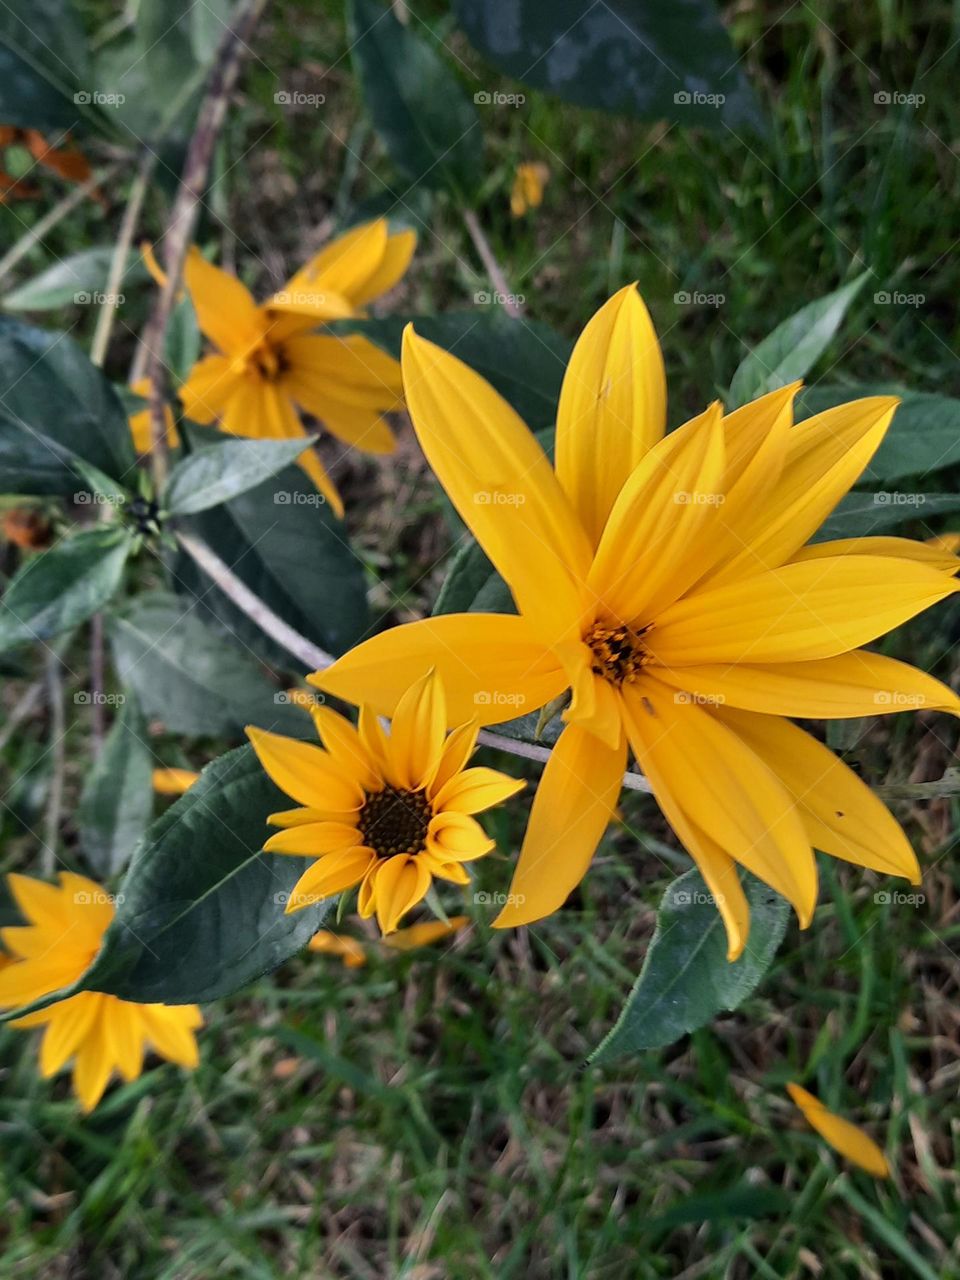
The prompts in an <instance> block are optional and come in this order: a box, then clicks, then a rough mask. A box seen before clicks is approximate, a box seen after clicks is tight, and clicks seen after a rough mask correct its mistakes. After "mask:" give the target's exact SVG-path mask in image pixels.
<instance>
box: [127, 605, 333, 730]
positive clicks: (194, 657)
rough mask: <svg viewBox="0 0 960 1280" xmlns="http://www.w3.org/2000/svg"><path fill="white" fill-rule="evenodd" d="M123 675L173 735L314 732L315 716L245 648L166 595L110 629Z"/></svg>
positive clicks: (149, 711) (142, 703)
mask: <svg viewBox="0 0 960 1280" xmlns="http://www.w3.org/2000/svg"><path fill="white" fill-rule="evenodd" d="M110 640H111V644H112V647H113V657H114V662H115V664H116V668H117V672H118V674H119V676H120V679H121V681H122V683H123V684H124V685H125V686H126V687H127V688H128V689H131V690H132V691H133V692H134V693H135V694H136V697H137V701H138V702H139V704H140V706H141V707H142V708H143V710H144V712H145V713H146V714H147V715H148V716H150V717H155V718H157V719H158V720H161V721H162V722H163V723H164V724H165V725H166V727H167V729H169V730H170V731H171V732H173V733H186V734H190V735H192V736H196V737H213V736H215V735H217V734H231V735H239V733H240V732H241V731H242V729H243V726H244V725H245V724H248V723H253V724H257V725H259V726H260V727H261V728H264V729H272V730H274V731H275V732H277V733H287V734H295V735H298V736H303V735H308V734H310V733H311V731H312V727H311V724H310V720H309V717H308V716H306V715H305V714H304V712H303V711H301V710H300V709H299V708H298V707H296V706H295V705H293V704H291V703H290V702H289V700H288V699H287V696H286V694H285V693H284V691H283V690H277V689H276V688H275V687H274V686H273V685H272V684H271V683H270V681H269V680H267V678H266V676H265V675H264V674H263V671H262V669H261V667H260V664H259V663H258V662H257V661H256V659H255V658H254V657H252V656H251V655H250V654H249V653H248V652H246V651H245V650H241V649H238V648H237V647H236V645H235V644H231V643H230V642H229V641H228V640H226V639H224V638H222V637H221V636H219V635H217V633H216V632H215V631H212V630H211V629H210V628H209V627H208V626H206V625H205V624H204V623H203V622H202V621H201V620H200V618H199V617H197V615H196V613H195V612H194V611H193V610H192V608H191V606H190V605H189V604H187V603H186V602H184V601H181V600H178V599H177V597H176V596H173V595H168V594H166V593H165V592H159V591H158V592H151V593H147V594H146V595H142V596H140V597H139V598H138V599H137V600H136V601H134V603H133V604H132V605H131V606H130V607H129V608H128V609H127V610H126V611H125V612H124V613H123V614H122V615H121V616H119V617H117V618H114V619H113V622H112V625H111V628H110Z"/></svg>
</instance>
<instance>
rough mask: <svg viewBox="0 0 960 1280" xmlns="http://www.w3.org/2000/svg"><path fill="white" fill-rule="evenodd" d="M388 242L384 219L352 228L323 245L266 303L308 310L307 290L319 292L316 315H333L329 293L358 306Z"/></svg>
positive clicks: (381, 259)
mask: <svg viewBox="0 0 960 1280" xmlns="http://www.w3.org/2000/svg"><path fill="white" fill-rule="evenodd" d="M387 243H388V228H387V221H386V219H385V218H377V219H376V220H375V221H373V222H366V223H364V224H362V225H361V226H359V227H352V228H351V229H350V230H349V231H347V232H345V233H344V234H343V235H342V236H337V238H336V239H335V240H333V241H331V242H330V244H328V245H324V247H323V248H322V249H321V250H320V252H319V253H317V254H315V255H314V256H313V257H312V258H311V259H310V261H309V262H307V263H306V264H305V265H304V266H302V267H301V268H300V270H299V271H298V272H297V274H296V275H295V276H293V277H292V278H291V279H290V280H289V281H288V282H287V284H286V287H285V288H284V289H283V290H281V292H280V294H279V295H276V296H275V297H273V298H271V299H270V304H269V305H270V306H271V307H277V306H278V305H279V306H280V307H284V308H285V307H287V306H295V305H297V306H300V307H302V308H303V309H307V308H308V307H309V305H310V303H309V293H310V291H313V292H314V293H317V291H319V294H318V297H317V301H316V303H315V314H316V315H317V317H318V318H319V319H334V318H336V316H335V315H334V314H332V313H331V311H330V309H329V307H330V303H329V302H328V300H327V299H326V297H325V294H328V293H329V294H330V295H333V296H334V297H339V298H345V299H347V300H348V301H349V302H350V304H351V306H352V307H357V306H359V305H360V303H359V301H358V300H359V298H360V297H364V296H365V288H366V286H367V285H368V283H369V282H370V281H371V280H373V279H374V278H375V277H376V275H377V274H378V272H379V270H380V267H381V264H382V263H383V259H384V255H385V254H386V250H387ZM297 295H303V296H302V297H298V296H297ZM370 296H376V295H375V294H374V295H370ZM278 300H279V302H278Z"/></svg>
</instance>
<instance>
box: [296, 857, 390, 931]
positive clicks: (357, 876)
mask: <svg viewBox="0 0 960 1280" xmlns="http://www.w3.org/2000/svg"><path fill="white" fill-rule="evenodd" d="M374 860H375V855H374V853H373V850H372V849H367V848H365V847H364V846H363V845H360V846H358V847H356V848H353V849H341V850H340V852H339V853H328V854H325V855H324V856H323V857H322V858H318V859H317V861H316V862H314V863H311V865H310V866H309V867H307V869H306V871H305V872H304V873H303V875H302V876H301V877H300V879H299V880H298V881H297V883H296V884H295V885H294V887H293V889H291V891H290V898H289V901H288V902H287V905H286V907H285V908H284V913H285V914H286V915H292V914H293V912H295V911H302V910H303V908H304V907H310V906H314V905H315V904H316V903H318V902H322V901H323V899H324V898H331V897H333V896H334V894H337V893H342V892H343V891H344V889H352V888H353V886H354V885H356V884H359V883H360V881H361V880H362V879H363V877H364V876H365V875H366V873H367V871H368V870H369V869H370V865H371V863H372V862H373V861H374Z"/></svg>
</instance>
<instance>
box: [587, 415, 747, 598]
mask: <svg viewBox="0 0 960 1280" xmlns="http://www.w3.org/2000/svg"><path fill="white" fill-rule="evenodd" d="M722 423H723V418H722V414H721V411H720V405H719V404H714V405H711V406H710V408H709V409H708V410H707V411H706V412H705V413H703V414H701V415H700V417H699V418H697V419H695V420H694V421H693V422H691V423H688V424H687V425H686V427H685V428H681V430H680V431H675V432H673V433H672V434H671V435H669V436H667V438H666V439H665V440H662V441H661V442H660V443H659V444H658V445H656V446H655V447H654V448H653V449H651V450H649V451H648V453H647V455H646V457H644V459H643V460H642V462H640V464H639V465H638V466H637V468H636V469H635V470H634V472H633V474H632V475H631V476H630V478H629V479H628V480H627V482H626V484H625V485H624V486H623V489H622V490H621V492H620V496H619V497H618V498H617V500H616V503H615V504H614V508H613V511H612V512H611V514H610V519H609V521H608V522H607V526H606V528H605V529H604V531H603V537H602V538H601V540H600V546H599V547H598V548H597V554H596V558H595V560H594V562H593V565H592V567H591V569H590V578H589V583H590V588H591V590H592V591H593V592H595V593H596V595H597V596H598V597H599V599H600V601H601V604H602V608H603V611H604V612H605V613H607V614H609V615H610V616H611V617H612V618H613V619H615V620H616V621H619V622H626V623H634V622H638V621H646V620H647V619H649V618H651V617H655V616H656V614H657V612H658V611H659V610H660V609H662V608H663V607H664V606H665V605H667V604H669V603H671V602H672V601H673V600H676V599H677V597H678V596H680V595H681V594H682V593H683V591H684V590H685V589H686V588H687V587H688V586H689V585H690V584H691V583H692V582H694V581H696V579H697V578H698V577H699V576H700V574H701V572H702V559H701V558H700V557H699V556H698V555H696V549H697V547H698V543H699V539H700V534H701V532H705V531H706V529H707V528H709V527H710V526H712V525H714V524H716V523H717V522H718V520H720V519H721V515H720V512H721V508H722V504H723V500H724V495H723V493H722V491H721V486H722V484H723V470H724V455H723V425H722Z"/></svg>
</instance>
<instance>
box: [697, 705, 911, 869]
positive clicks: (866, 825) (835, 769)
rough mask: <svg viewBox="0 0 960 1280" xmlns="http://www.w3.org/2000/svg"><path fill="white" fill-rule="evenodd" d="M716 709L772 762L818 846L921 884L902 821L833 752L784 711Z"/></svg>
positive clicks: (724, 722) (722, 718)
mask: <svg viewBox="0 0 960 1280" xmlns="http://www.w3.org/2000/svg"><path fill="white" fill-rule="evenodd" d="M714 714H715V715H716V717H717V718H718V719H719V720H720V721H721V722H722V723H723V724H725V725H727V726H728V728H730V729H732V730H733V732H734V733H735V734H736V735H737V736H738V737H739V738H740V740H741V741H742V742H745V743H746V744H747V745H748V746H749V747H750V748H751V749H752V750H753V751H755V752H756V753H757V755H758V756H759V757H760V758H761V760H763V761H764V762H765V763H766V764H768V765H769V766H770V768H771V769H772V770H773V772H774V773H775V774H776V775H777V777H778V778H779V779H780V781H781V782H782V783H783V785H784V786H785V787H786V789H787V791H788V792H789V793H790V795H792V796H793V798H794V801H795V803H796V806H797V809H798V810H799V812H800V815H801V818H802V819H803V824H804V827H805V828H806V832H807V837H808V839H809V840H810V843H811V844H812V845H813V846H814V848H816V849H820V850H822V851H823V852H824V853H829V854H831V855H832V856H833V857H835V858H842V859H844V861H846V862H854V863H856V864H857V865H858V866H861V867H869V868H870V870H871V871H880V872H883V873H885V874H887V875H895V876H904V877H905V878H906V879H907V880H909V881H911V883H913V884H919V883H920V868H919V866H918V865H917V858H916V854H915V853H914V852H913V849H912V848H911V847H910V842H909V841H908V840H907V837H906V836H905V835H904V833H903V831H902V829H901V827H900V824H899V823H898V822H897V821H896V819H895V818H894V817H893V815H892V814H891V813H890V812H889V810H888V809H887V808H886V807H885V805H883V804H882V803H881V802H880V800H878V799H877V797H876V796H875V795H874V794H873V792H872V791H871V790H870V788H869V787H867V786H865V785H864V784H863V783H862V782H861V781H860V779H859V778H858V777H857V775H856V774H855V773H854V772H853V770H852V769H848V768H847V766H846V765H845V764H843V763H842V762H841V761H840V760H838V759H837V758H836V756H834V754H833V752H832V751H829V750H828V749H827V748H826V747H825V746H823V745H822V744H821V743H819V742H817V741H816V740H815V739H814V738H811V736H810V735H809V734H808V733H804V731H803V730H802V729H798V728H797V726H796V725H794V724H790V722H789V721H788V720H783V719H781V718H780V717H779V716H768V715H756V714H754V713H753V712H751V711H734V710H733V709H732V708H728V707H722V708H718V709H717V710H716V711H715V713H714Z"/></svg>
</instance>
